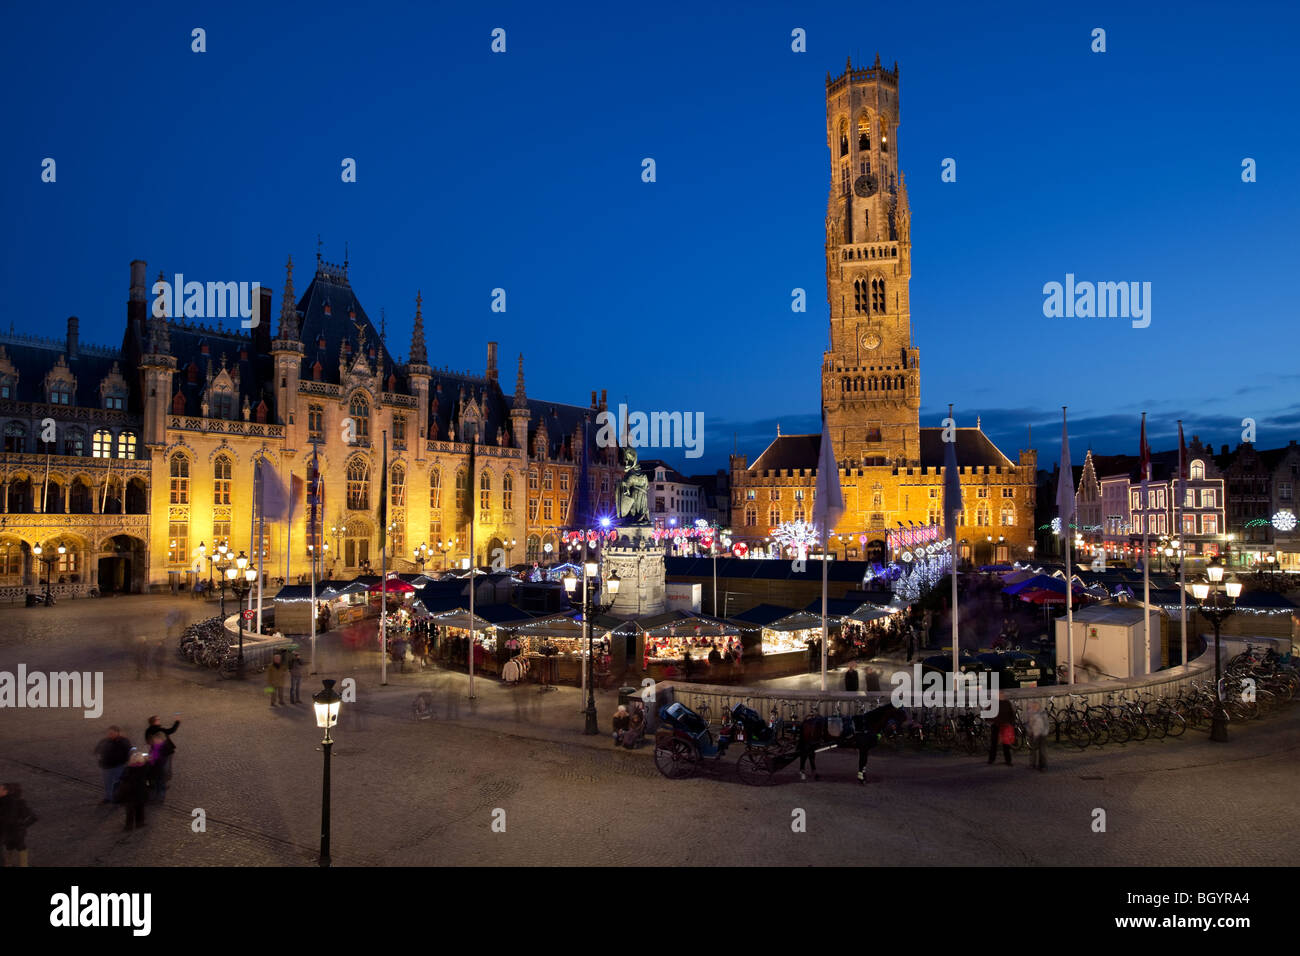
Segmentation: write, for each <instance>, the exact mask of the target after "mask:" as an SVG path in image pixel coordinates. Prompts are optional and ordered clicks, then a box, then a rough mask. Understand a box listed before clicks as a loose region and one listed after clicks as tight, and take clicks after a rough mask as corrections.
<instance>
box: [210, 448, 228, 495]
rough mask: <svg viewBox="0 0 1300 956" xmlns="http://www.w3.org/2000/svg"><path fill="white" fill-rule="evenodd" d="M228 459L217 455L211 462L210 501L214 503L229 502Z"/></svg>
mask: <svg viewBox="0 0 1300 956" xmlns="http://www.w3.org/2000/svg"><path fill="white" fill-rule="evenodd" d="M230 468H231V462H230V459H229V458H227V457H226V456H225V455H218V456H217V460H216V461H214V462H213V463H212V503H213V504H214V505H228V504H230Z"/></svg>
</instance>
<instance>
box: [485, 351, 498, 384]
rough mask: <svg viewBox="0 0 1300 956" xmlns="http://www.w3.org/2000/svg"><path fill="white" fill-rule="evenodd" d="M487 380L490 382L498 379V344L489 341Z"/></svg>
mask: <svg viewBox="0 0 1300 956" xmlns="http://www.w3.org/2000/svg"><path fill="white" fill-rule="evenodd" d="M487 380H488V381H489V382H495V381H496V380H497V344H496V343H495V342H489V343H488V356H487Z"/></svg>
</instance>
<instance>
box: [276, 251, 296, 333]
mask: <svg viewBox="0 0 1300 956" xmlns="http://www.w3.org/2000/svg"><path fill="white" fill-rule="evenodd" d="M279 337H280V338H282V339H296V338H298V307H297V305H295V304H294V296H293V256H292V255H290V256H289V261H288V262H287V263H285V266H284V297H283V298H282V299H281V300H280V335H279Z"/></svg>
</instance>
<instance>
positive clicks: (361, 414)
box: [348, 392, 370, 442]
mask: <svg viewBox="0 0 1300 956" xmlns="http://www.w3.org/2000/svg"><path fill="white" fill-rule="evenodd" d="M348 416H349V417H350V418H351V419H352V422H353V425H354V427H355V428H356V436H357V441H359V442H365V441H368V440H369V438H370V402H369V401H368V400H367V399H366V396H365V395H364V394H362V393H361V392H357V394H355V395H353V396H352V401H351V402H349V403H348Z"/></svg>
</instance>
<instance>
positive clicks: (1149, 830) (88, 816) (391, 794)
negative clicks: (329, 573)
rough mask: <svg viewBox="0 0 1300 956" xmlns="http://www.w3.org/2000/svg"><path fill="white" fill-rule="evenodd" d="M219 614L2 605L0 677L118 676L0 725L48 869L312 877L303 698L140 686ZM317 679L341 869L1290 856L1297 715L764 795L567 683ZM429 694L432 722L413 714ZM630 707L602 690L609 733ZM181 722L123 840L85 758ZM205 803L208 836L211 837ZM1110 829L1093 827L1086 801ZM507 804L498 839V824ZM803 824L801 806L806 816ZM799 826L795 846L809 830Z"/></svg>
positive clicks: (784, 784) (191, 675)
mask: <svg viewBox="0 0 1300 956" xmlns="http://www.w3.org/2000/svg"><path fill="white" fill-rule="evenodd" d="M173 609H175V610H177V611H179V612H180V615H181V616H182V618H183V619H185V620H188V619H189V618H191V617H193V618H195V619H198V618H202V617H208V616H211V613H212V612H211V606H210V605H209V606H204V605H202V604H201V603H200V602H196V601H192V600H191V599H189V598H185V597H182V598H175V597H172V596H169V595H167V596H164V595H148V596H135V597H121V598H111V599H109V598H105V599H100V600H83V601H76V602H68V603H65V604H61V605H59V606H58V607H55V608H16V607H15V608H5V609H0V670H4V671H10V672H13V671H14V670H16V667H17V665H18V663H20V662H22V663H24V664H26V665H27V667H28V669H29V671H30V670H46V671H49V670H69V669H75V670H102V671H103V672H104V680H105V706H104V712H103V716H101V717H100V718H99V719H94V720H90V719H85V718H84V717H83V716H82V714H81V712H80V711H69V710H31V709H17V710H9V709H5V710H0V777H2V778H3V779H6V780H17V781H21V782H22V783H23V784H24V786H25V788H26V793H27V797H28V800H29V802H30V803H31V805H32V806H33V809H34V810H35V811H36V813H38V814H39V815H40V822H39V823H37V824H36V825H35V826H33V827H32V828H31V831H30V833H29V845H30V847H31V862H32V864H33V865H38V866H39V865H48V866H94V865H103V866H139V865H166V866H228V865H229V866H247V865H252V866H301V865H311V864H314V862H315V854H316V849H317V846H318V841H319V820H320V796H321V794H320V790H321V764H322V757H321V753H320V751H319V749H318V745H319V740H320V731H319V730H318V729H317V728H316V726H315V721H314V718H313V716H312V714H311V708H310V703H308V704H305V705H301V706H298V707H286V708H276V709H274V710H272V709H271V708H270V707H269V706H268V703H267V698H266V696H265V694H264V693H263V690H262V688H263V681H262V676H261V675H250V676H249V678H248V680H247V681H246V682H244V683H239V682H235V681H225V680H221V679H219V678H218V677H217V676H216V675H215V674H214V673H212V672H209V671H203V670H199V669H197V668H195V667H194V666H193V665H191V664H188V663H186V662H184V661H182V660H181V659H180V658H179V657H178V656H176V654H175V651H174V648H173V647H171V646H169V649H168V654H167V656H166V660H165V663H164V665H163V668H162V674H161V676H153V675H148V676H145V677H141V678H137V676H136V665H135V663H134V659H133V656H132V654H131V650H130V648H131V641H132V640H133V639H134V638H136V637H139V636H144V637H146V638H149V639H159V638H162V637H163V636H165V633H166V630H167V627H166V624H165V618H166V615H167V614H168V612H169V611H171V610H173ZM319 657H320V670H321V673H320V674H318V675H316V676H308V677H306V678H305V679H304V682H303V691H304V696H305V699H306V700H308V701H310V694H311V693H313V692H314V691H315V690H318V689H319V687H320V684H319V678H320V677H321V676H326V677H334V678H345V677H353V678H355V679H356V681H357V686H358V702H357V703H356V704H351V705H345V707H344V713H343V718H342V720H341V724H340V726H339V727H338V728H337V730H336V732H335V735H334V736H335V740H336V744H335V748H334V761H333V807H334V812H333V858H334V862H335V864H336V865H341V866H369V865H450V864H456V865H484V864H487V865H521V866H527V865H544V864H596V865H618V866H622V865H627V864H651V865H669V864H684V865H691V864H729V865H773V864H777V865H779V864H791V865H805V864H832V865H872V866H879V865H908V864H956V865H963V864H994V865H1007V864H1030V865H1032V864H1063V865H1086V866H1096V865H1110V864H1134V865H1165V866H1173V865H1178V866H1193V865H1207V864H1210V865H1293V864H1294V863H1295V859H1296V853H1295V849H1294V848H1295V847H1296V845H1297V842H1298V838H1300V812H1297V810H1296V805H1295V799H1294V796H1295V793H1296V792H1297V783H1300V771H1298V770H1297V757H1298V756H1300V705H1292V706H1290V707H1288V708H1286V709H1285V710H1284V711H1283V712H1282V713H1281V714H1280V715H1279V716H1275V717H1273V718H1270V719H1266V720H1264V721H1258V722H1255V723H1252V724H1249V725H1237V724H1234V725H1233V726H1232V728H1231V734H1232V740H1231V742H1230V743H1229V744H1227V745H1219V744H1212V743H1210V742H1209V740H1208V739H1207V736H1206V735H1205V734H1203V733H1198V732H1195V731H1189V732H1188V733H1187V734H1186V735H1184V736H1183V737H1182V738H1179V739H1174V740H1164V741H1156V740H1151V741H1147V742H1143V743H1133V744H1129V745H1126V746H1123V747H1116V746H1107V747H1106V748H1103V749H1101V750H1088V751H1085V752H1078V751H1074V750H1072V749H1070V750H1067V749H1065V748H1053V749H1052V750H1051V752H1050V762H1051V765H1050V766H1049V768H1048V770H1047V772H1045V773H1037V772H1034V771H1031V770H1029V769H1028V767H1027V758H1026V757H1025V756H1023V755H1020V754H1017V755H1016V761H1017V763H1016V765H1015V766H1013V767H1010V768H1008V767H1005V766H1003V765H1001V764H1000V763H999V764H997V765H995V766H991V767H990V766H988V765H987V764H986V763H985V761H984V758H983V757H982V756H981V757H975V758H972V757H968V756H957V755H942V754H928V753H911V752H903V753H893V752H890V751H888V750H887V749H879V748H878V749H877V750H875V751H873V753H872V757H871V763H870V766H869V767H868V782H867V785H866V786H861V785H859V784H858V782H857V780H856V768H857V764H856V755H855V754H853V753H850V752H848V751H844V752H839V753H836V752H831V753H826V754H822V755H821V756H820V757H819V761H818V766H819V769H820V770H821V780H820V781H817V782H813V781H812V780H811V779H810V780H809V781H808V782H806V783H800V782H799V779H798V773H797V769H796V768H795V767H790V768H787V769H785V770H784V771H782V772H781V773H779V774H778V775H777V777H776V782H775V783H774V785H772V786H769V787H762V788H755V787H748V786H746V785H744V784H742V783H740V782H739V781H738V779H737V778H736V775H735V758H734V756H733V757H732V758H730V759H727V758H724V760H723V761H722V763H721V764H719V765H718V766H717V767H716V768H713V772H706V773H705V774H703V775H701V776H700V777H698V778H695V779H691V780H684V781H672V780H667V779H665V778H663V777H662V776H660V774H659V773H658V772H657V771H656V770H655V768H654V764H653V760H652V759H651V756H650V751H649V748H647V749H645V750H642V751H637V752H627V751H623V750H615V748H614V747H613V746H612V744H611V742H610V740H609V738H608V737H607V736H602V737H598V738H592V737H584V736H583V735H582V734H581V729H582V717H581V714H580V713H579V711H580V707H581V704H580V701H579V695H578V692H577V690H576V689H573V688H564V689H561V690H558V691H553V692H550V693H541V692H539V690H538V689H537V687H536V685H525V686H521V687H517V688H507V687H504V686H503V685H501V684H499V683H498V682H497V681H496V680H495V679H493V678H483V679H478V680H476V682H475V692H476V699H475V700H470V699H468V698H467V689H468V688H467V681H468V678H467V675H465V674H463V673H453V672H445V671H434V672H430V673H422V674H415V673H412V674H400V673H390V679H389V684H388V686H386V687H381V686H379V673H378V666H377V659H376V657H375V655H374V654H373V653H362V652H358V651H354V650H348V649H346V648H345V647H344V646H343V645H342V643H341V642H340V641H339V639H338V636H337V635H333V634H331V635H326V636H325V637H323V638H322V639H321V643H320V650H319ZM421 690H430V691H432V693H433V694H434V697H435V701H436V716H435V717H434V718H433V719H431V720H427V721H416V720H414V719H413V718H412V716H411V703H412V701H413V699H414V697H415V695H416V694H417V693H418V692H420V691H421ZM614 703H615V701H614V698H613V697H612V695H607V694H602V695H600V696H599V697H598V707H599V713H600V716H601V727H602V730H604V729H606V728H607V726H608V723H609V718H610V714H611V711H612V709H613V705H614ZM155 713H156V714H159V715H161V716H162V717H163V719H164V722H166V723H170V722H171V720H173V719H174V718H173V716H172V715H173V714H176V713H179V714H180V719H181V721H182V723H181V727H180V729H179V731H178V732H177V733H176V735H175V737H174V740H175V743H176V745H177V753H176V758H175V775H174V779H173V781H172V785H171V789H170V790H169V792H168V795H167V803H166V805H165V807H162V808H158V807H155V806H150V808H149V810H148V817H147V820H148V826H147V827H145V828H144V829H143V830H141V831H136V832H133V833H126V832H123V829H122V823H123V811H122V810H121V808H119V807H108V806H101V805H100V804H99V800H100V797H101V795H102V794H101V787H100V783H99V772H98V769H97V767H96V764H95V758H94V756H93V754H92V752H91V751H92V749H93V748H94V745H95V743H96V742H97V740H98V739H99V738H100V737H101V736H102V735H103V733H104V730H105V728H106V727H107V726H108V725H109V724H110V723H115V724H118V725H120V726H121V727H122V729H123V731H124V732H125V733H126V734H127V736H128V737H130V738H131V741H132V743H133V744H141V743H142V740H141V737H142V731H143V728H144V725H145V722H146V720H147V718H148V717H149V715H151V714H155ZM196 808H201V809H202V810H203V811H204V815H205V817H206V824H207V827H206V832H202V833H195V832H193V830H192V827H191V820H192V812H193V811H194V810H195V809H196ZM1097 809H1100V810H1104V811H1105V832H1094V819H1095V812H1094V811H1095V810H1097ZM497 811H504V821H505V832H494V830H493V827H492V824H493V820H494V817H495V818H497V819H500V818H501V817H502V814H501V813H499V812H497ZM797 811H802V813H798V812H797ZM797 817H801V818H802V819H804V820H805V821H806V822H805V828H804V832H795V831H794V829H793V828H792V822H793V821H795V819H796V818H797Z"/></svg>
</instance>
